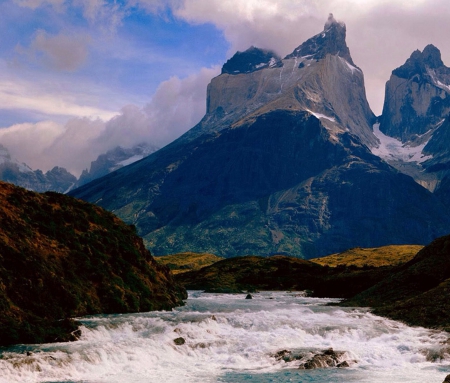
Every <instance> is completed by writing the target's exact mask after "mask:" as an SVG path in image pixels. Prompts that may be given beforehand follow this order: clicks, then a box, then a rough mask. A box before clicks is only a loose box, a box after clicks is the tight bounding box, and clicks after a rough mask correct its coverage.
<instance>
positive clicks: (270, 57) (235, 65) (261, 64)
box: [222, 46, 283, 74]
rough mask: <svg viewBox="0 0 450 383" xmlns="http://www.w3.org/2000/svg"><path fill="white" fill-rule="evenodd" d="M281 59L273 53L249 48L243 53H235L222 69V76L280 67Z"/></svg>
mask: <svg viewBox="0 0 450 383" xmlns="http://www.w3.org/2000/svg"><path fill="white" fill-rule="evenodd" d="M282 65H283V64H282V62H281V57H279V56H278V55H277V54H276V53H275V52H273V51H271V50H266V49H260V48H257V47H254V46H251V47H250V48H248V49H247V50H246V51H244V52H239V51H238V52H236V53H235V54H234V56H233V57H231V58H230V59H229V60H228V61H227V62H226V63H225V64H224V65H223V67H222V74H223V73H228V74H240V73H251V72H254V71H257V70H260V69H264V68H275V67H279V66H282Z"/></svg>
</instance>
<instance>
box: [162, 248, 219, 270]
mask: <svg viewBox="0 0 450 383" xmlns="http://www.w3.org/2000/svg"><path fill="white" fill-rule="evenodd" d="M222 259H223V258H221V257H218V256H216V255H214V254H207V253H189V252H186V253H179V254H172V255H165V256H163V257H155V260H156V261H157V262H158V263H161V264H163V265H166V266H167V267H168V268H169V269H170V270H171V271H172V273H173V274H180V273H185V272H187V271H192V270H199V269H201V268H202V267H206V266H209V265H212V264H213V263H216V262H218V261H221V260H222Z"/></svg>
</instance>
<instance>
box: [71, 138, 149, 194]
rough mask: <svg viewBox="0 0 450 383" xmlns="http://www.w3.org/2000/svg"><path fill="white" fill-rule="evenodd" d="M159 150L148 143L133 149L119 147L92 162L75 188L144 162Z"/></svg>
mask: <svg viewBox="0 0 450 383" xmlns="http://www.w3.org/2000/svg"><path fill="white" fill-rule="evenodd" d="M157 150H158V148H157V147H156V146H154V145H151V144H147V143H141V144H138V145H135V146H133V147H131V148H123V147H121V146H117V147H115V148H114V149H111V150H108V151H107V152H106V153H104V154H100V155H99V156H98V157H97V159H96V160H95V161H92V162H91V166H90V169H89V170H87V169H85V170H83V173H82V174H81V176H80V178H79V179H78V181H77V182H76V183H75V185H74V188H77V187H80V186H82V185H84V184H87V183H88V182H91V181H93V180H95V179H97V178H100V177H103V176H104V175H106V174H109V173H111V172H113V171H115V170H117V169H120V168H121V167H123V166H127V165H130V164H132V163H133V162H136V161H139V160H142V159H143V158H144V157H147V156H148V155H149V154H151V153H153V152H156V151H157Z"/></svg>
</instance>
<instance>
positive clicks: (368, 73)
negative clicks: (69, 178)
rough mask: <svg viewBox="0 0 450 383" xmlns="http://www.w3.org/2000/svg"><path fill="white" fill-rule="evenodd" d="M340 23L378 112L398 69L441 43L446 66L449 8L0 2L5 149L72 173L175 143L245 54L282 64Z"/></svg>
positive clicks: (429, 2) (311, 0) (436, 3)
mask: <svg viewBox="0 0 450 383" xmlns="http://www.w3.org/2000/svg"><path fill="white" fill-rule="evenodd" d="M329 13H333V14H334V17H335V18H336V19H337V20H339V21H343V22H345V24H346V26H347V45H348V46H349V48H350V53H351V55H352V58H353V61H354V62H355V64H356V65H357V66H359V67H360V68H361V69H362V71H363V72H364V76H365V84H366V93H367V98H368V100H369V104H370V106H371V108H372V110H373V111H374V113H375V114H377V115H379V114H381V111H382V105H383V99H384V87H385V83H386V81H387V80H388V79H389V77H390V74H391V72H392V70H393V69H395V68H397V67H398V66H400V65H402V64H403V63H404V62H405V61H406V59H407V58H408V57H409V56H410V55H411V53H412V52H413V51H414V50H416V49H419V50H423V48H424V47H425V46H426V45H427V44H434V45H435V46H437V47H438V48H439V49H440V50H441V53H442V59H443V61H444V63H445V64H447V65H448V66H450V45H449V44H448V40H449V37H448V36H450V23H449V22H448V20H450V4H449V3H448V0H165V1H163V0H0V15H1V18H0V36H1V40H0V144H2V145H4V146H5V147H6V148H8V149H9V151H10V153H11V155H12V156H13V157H14V158H16V159H18V160H19V161H21V162H25V163H26V164H28V165H29V166H30V167H32V168H33V169H41V170H43V171H47V170H50V169H52V168H53V167H54V166H62V167H65V168H66V169H68V170H69V171H70V172H72V173H73V174H75V175H77V176H78V175H80V173H81V171H82V170H83V169H86V168H89V166H90V162H91V161H93V160H95V159H96V158H97V156H98V155H99V154H101V153H104V152H106V151H107V150H109V149H112V148H114V147H115V146H117V145H121V146H124V147H131V146H133V145H135V144H138V143H141V142H149V143H152V144H156V145H158V146H160V147H162V146H164V145H166V144H168V143H170V142H171V141H173V140H174V139H176V138H177V137H179V136H180V135H181V134H183V133H184V132H185V131H187V130H188V129H189V128H191V127H193V126H194V125H195V124H196V123H198V122H199V121H200V119H201V118H202V117H203V115H204V113H205V111H206V87H207V84H208V83H209V82H210V80H211V79H212V78H213V77H215V76H217V75H219V74H220V69H221V66H222V65H223V63H224V62H225V61H226V60H227V59H229V58H230V57H231V56H232V55H233V54H234V53H235V52H236V51H238V50H239V51H243V50H245V49H247V48H248V47H250V46H252V45H253V46H257V47H260V48H265V49H272V50H275V51H276V52H277V53H278V54H279V55H281V56H282V57H284V56H285V55H287V54H289V53H291V52H292V51H293V50H294V49H295V48H296V47H297V46H299V45H300V44H301V43H302V42H304V41H305V40H307V39H308V38H310V37H312V36H313V35H315V34H317V33H319V32H321V31H322V29H323V26H324V23H325V21H326V20H327V18H328V14H329Z"/></svg>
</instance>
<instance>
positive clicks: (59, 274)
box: [0, 183, 186, 345]
mask: <svg viewBox="0 0 450 383" xmlns="http://www.w3.org/2000/svg"><path fill="white" fill-rule="evenodd" d="M184 298H186V292H185V290H184V289H183V288H181V287H180V286H178V285H176V284H175V283H174V281H173V279H172V275H171V273H170V272H169V270H168V268H167V267H165V266H163V265H160V264H158V263H157V262H156V261H155V260H154V258H153V257H152V256H151V254H150V252H149V251H148V250H146V249H145V247H144V244H143V242H142V239H141V238H139V237H138V236H137V235H136V229H135V228H134V226H129V225H126V224H124V223H123V222H122V221H121V220H120V219H118V218H117V217H116V216H115V215H113V214H112V213H109V212H106V211H105V210H103V209H102V208H99V207H97V206H94V205H91V204H89V203H86V202H82V201H79V200H75V199H73V198H71V197H68V196H64V195H62V194H58V193H53V192H47V193H45V194H38V193H34V192H30V191H27V190H25V189H22V188H19V187H15V186H13V185H10V184H6V183H0V345H8V344H14V343H19V342H20V343H38V342H39V343H40V342H49V341H55V340H71V339H74V337H75V336H76V332H74V333H72V332H73V331H74V330H76V328H77V326H76V323H74V322H73V321H71V320H70V319H69V318H72V317H76V316H82V315H88V314H98V313H124V312H137V311H149V310H160V309H170V308H172V307H174V306H176V305H180V304H182V299H184ZM71 333H72V334H71Z"/></svg>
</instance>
